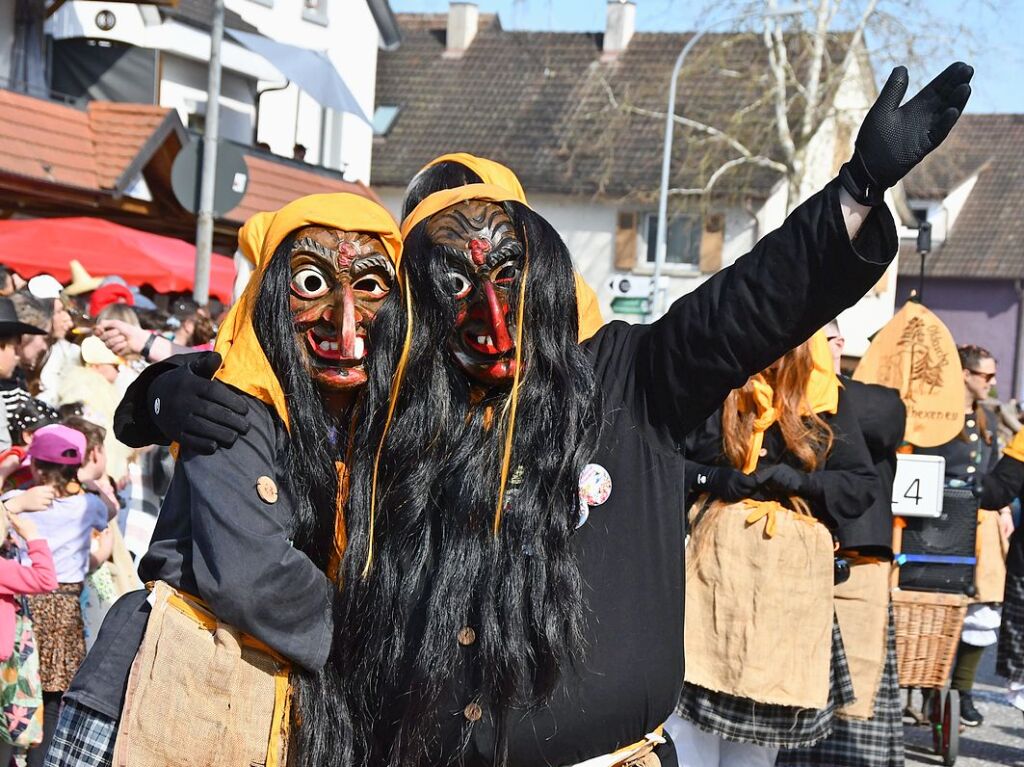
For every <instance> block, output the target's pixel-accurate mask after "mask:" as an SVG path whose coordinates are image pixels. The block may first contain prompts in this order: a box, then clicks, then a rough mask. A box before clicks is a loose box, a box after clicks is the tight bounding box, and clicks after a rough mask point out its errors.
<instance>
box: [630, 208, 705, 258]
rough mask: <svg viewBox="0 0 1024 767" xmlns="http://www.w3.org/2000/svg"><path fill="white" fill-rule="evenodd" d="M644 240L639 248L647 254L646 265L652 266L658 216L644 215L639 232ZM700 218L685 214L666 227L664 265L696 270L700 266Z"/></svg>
mask: <svg viewBox="0 0 1024 767" xmlns="http://www.w3.org/2000/svg"><path fill="white" fill-rule="evenodd" d="M640 231H641V232H642V233H643V237H644V239H645V240H646V241H645V242H644V243H643V244H642V245H641V247H643V248H644V250H645V252H646V254H647V263H648V264H653V263H654V261H655V257H656V254H657V251H658V214H657V213H646V214H644V217H643V223H642V227H641V230H640ZM701 234H702V230H701V218H700V216H699V215H695V214H691V213H685V214H682V215H679V216H676V217H674V218H673V219H671V220H670V221H669V225H668V241H667V242H666V243H665V244H666V246H667V247H666V253H665V263H666V264H678V265H680V266H685V267H689V268H692V269H697V268H698V267H699V266H700V238H701Z"/></svg>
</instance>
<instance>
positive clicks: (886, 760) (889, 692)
mask: <svg viewBox="0 0 1024 767" xmlns="http://www.w3.org/2000/svg"><path fill="white" fill-rule="evenodd" d="M775 764H776V767H903V720H902V705H901V704H900V678H899V670H898V668H897V666H896V625H895V622H894V621H893V616H892V605H889V641H888V646H887V648H886V653H885V668H884V669H883V670H882V680H881V683H880V684H879V687H878V694H877V695H876V696H875V711H874V715H873V716H872V717H871V719H868V720H867V721H863V720H854V719H844V718H843V717H841V716H837V717H836V718H835V721H833V723H832V735H831V736H829V738H828V739H827V740H823V741H822V742H821V743H818V744H817V745H816V746H813V747H811V748H796V749H784V750H782V751H780V752H779V758H778V760H776V762H775Z"/></svg>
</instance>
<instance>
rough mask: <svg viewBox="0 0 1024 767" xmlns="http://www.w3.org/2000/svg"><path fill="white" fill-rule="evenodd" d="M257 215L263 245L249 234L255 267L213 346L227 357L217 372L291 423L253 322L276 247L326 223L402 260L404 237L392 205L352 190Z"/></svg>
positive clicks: (309, 198)
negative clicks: (367, 238)
mask: <svg viewBox="0 0 1024 767" xmlns="http://www.w3.org/2000/svg"><path fill="white" fill-rule="evenodd" d="M257 217H258V219H259V222H258V223H254V224H253V228H252V229H251V232H253V233H255V232H256V231H257V230H258V229H259V228H261V227H262V226H264V225H265V226H266V230H265V232H264V234H263V237H262V241H260V242H259V243H258V245H259V248H258V249H257V247H256V245H257V240H256V239H255V238H253V239H250V240H249V241H248V245H247V247H251V248H252V249H253V252H254V253H256V254H258V255H256V264H257V266H256V272H255V273H254V274H253V276H252V277H251V278H250V280H249V284H248V285H247V286H246V289H245V292H244V293H243V294H242V297H241V298H240V299H239V300H238V303H236V304H235V305H234V306H233V307H232V308H231V311H230V312H229V313H228V316H227V318H226V319H225V320H224V322H223V323H222V324H221V328H220V332H219V333H218V334H217V342H216V344H215V346H214V349H215V351H217V352H218V353H219V354H220V355H221V357H223V362H222V364H221V367H220V370H218V371H217V374H216V378H218V379H220V380H221V381H223V382H224V383H226V384H230V385H231V386H234V387H235V388H236V389H240V390H241V391H243V392H245V393H246V394H249V395H251V396H253V397H255V398H256V399H258V400H260V401H261V402H265V403H267V404H268V405H271V406H272V407H273V408H274V410H275V411H276V412H277V415H278V417H280V418H281V420H282V421H283V422H284V424H285V426H288V408H287V405H286V403H285V397H284V391H283V390H282V389H281V384H280V382H278V380H277V377H276V376H275V375H274V371H273V369H272V368H271V367H270V362H269V361H268V360H267V356H266V354H264V352H263V347H262V346H260V342H259V340H258V339H257V338H256V332H255V330H254V329H253V326H252V316H253V312H254V311H255V308H256V299H257V296H258V295H259V291H260V287H261V286H262V284H263V277H264V275H265V274H266V270H267V266H268V264H269V262H270V259H271V257H272V256H273V254H274V251H275V250H277V248H278V246H279V245H280V244H281V243H282V242H283V241H284V240H285V238H286V237H287V236H288V235H289V234H291V233H292V232H294V231H295V230H297V229H301V228H302V227H304V226H327V227H330V228H332V229H341V230H344V231H349V232H366V233H368V234H374V235H376V236H377V237H379V238H380V240H381V242H382V243H383V244H384V249H385V250H386V252H387V254H388V255H389V256H390V257H391V260H392V261H393V262H394V263H395V265H396V266H397V264H398V261H399V258H400V256H401V252H402V241H401V236H400V235H399V233H398V228H397V226H396V225H395V220H394V219H393V218H392V217H391V214H390V213H388V211H387V210H385V209H384V208H383V207H381V206H380V205H378V204H377V203H375V202H373V201H372V200H368V199H366V198H365V197H361V196H359V195H356V194H350V193H347V192H339V193H336V194H312V195H308V196H306V197H300V198H299V199H298V200H295V201H294V202H290V203H288V204H287V205H285V206H284V207H283V208H281V209H280V210H278V211H277V212H275V213H272V214H268V213H258V214H256V216H254V217H253V218H257ZM250 221H252V219H250ZM247 226H248V222H247ZM254 237H255V235H254Z"/></svg>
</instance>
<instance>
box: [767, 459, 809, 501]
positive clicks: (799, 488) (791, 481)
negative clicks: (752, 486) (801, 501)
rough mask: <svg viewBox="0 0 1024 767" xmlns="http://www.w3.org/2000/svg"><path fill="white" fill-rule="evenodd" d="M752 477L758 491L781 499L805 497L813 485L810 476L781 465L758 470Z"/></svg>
mask: <svg viewBox="0 0 1024 767" xmlns="http://www.w3.org/2000/svg"><path fill="white" fill-rule="evenodd" d="M753 476H754V479H755V481H756V482H757V486H758V488H759V489H760V490H762V491H765V492H767V493H768V494H769V495H777V496H779V497H782V498H788V497H789V496H792V495H797V496H801V497H807V496H808V495H810V491H811V489H812V485H813V483H812V482H811V475H810V474H808V473H807V472H805V471H800V470H799V469H794V468H793V467H792V466H787V465H786V464H783V463H780V464H776V465H775V466H767V467H765V468H763V469H758V470H757V471H755V472H754V474H753Z"/></svg>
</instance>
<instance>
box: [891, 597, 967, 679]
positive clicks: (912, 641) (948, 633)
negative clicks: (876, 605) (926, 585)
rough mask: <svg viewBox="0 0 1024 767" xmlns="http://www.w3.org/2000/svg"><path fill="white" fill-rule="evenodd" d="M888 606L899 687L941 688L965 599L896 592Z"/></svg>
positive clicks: (952, 651) (947, 669)
mask: <svg viewBox="0 0 1024 767" xmlns="http://www.w3.org/2000/svg"><path fill="white" fill-rule="evenodd" d="M892 607H893V616H894V618H895V621H896V657H897V659H898V660H899V670H900V687H932V688H941V687H943V686H945V685H946V684H947V683H948V682H949V670H950V668H951V667H952V666H953V658H954V657H955V655H956V648H957V644H958V643H959V642H960V629H961V628H963V624H964V616H965V615H966V614H967V597H965V596H963V595H961V594H938V593H932V592H925V591H901V590H900V589H896V590H895V591H893V593H892Z"/></svg>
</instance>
